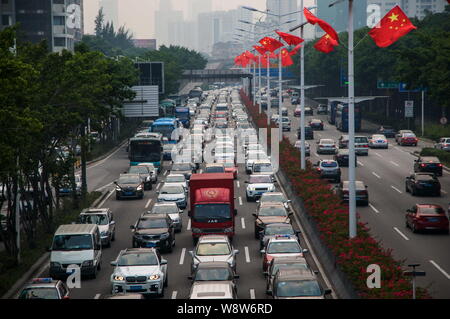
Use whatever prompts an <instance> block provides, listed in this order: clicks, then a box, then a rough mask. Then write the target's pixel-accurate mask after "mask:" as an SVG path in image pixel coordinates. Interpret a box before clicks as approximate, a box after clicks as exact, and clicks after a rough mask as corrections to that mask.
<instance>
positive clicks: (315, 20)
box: [303, 8, 339, 41]
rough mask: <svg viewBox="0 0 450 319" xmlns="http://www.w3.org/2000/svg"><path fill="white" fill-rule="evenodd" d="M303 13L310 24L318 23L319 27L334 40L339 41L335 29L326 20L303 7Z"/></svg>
mask: <svg viewBox="0 0 450 319" xmlns="http://www.w3.org/2000/svg"><path fill="white" fill-rule="evenodd" d="M303 13H304V15H305V17H306V20H307V21H308V22H309V23H311V24H316V23H317V24H319V27H320V28H321V29H322V30H323V31H325V33H326V34H329V35H330V37H332V38H333V39H334V40H336V41H339V36H338V34H337V32H336V30H334V29H333V27H332V26H331V25H330V24H329V23H328V22H326V21H324V20H322V19H319V18H318V17H316V16H315V15H314V14H312V13H311V11H309V10H308V9H307V8H303Z"/></svg>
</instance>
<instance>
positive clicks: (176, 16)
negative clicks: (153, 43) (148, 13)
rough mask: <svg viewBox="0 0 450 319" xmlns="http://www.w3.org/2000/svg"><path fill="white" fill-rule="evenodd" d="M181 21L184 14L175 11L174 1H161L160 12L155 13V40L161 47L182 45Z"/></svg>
mask: <svg viewBox="0 0 450 319" xmlns="http://www.w3.org/2000/svg"><path fill="white" fill-rule="evenodd" d="M181 21H183V12H182V11H174V10H173V6H172V0H160V1H159V10H158V11H155V38H156V39H157V42H158V44H159V46H161V45H167V46H168V45H171V44H179V43H180V41H181V34H182V30H181V28H180V26H181V25H180V22H181Z"/></svg>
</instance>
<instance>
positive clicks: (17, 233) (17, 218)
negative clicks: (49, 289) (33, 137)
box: [15, 155, 21, 265]
mask: <svg viewBox="0 0 450 319" xmlns="http://www.w3.org/2000/svg"><path fill="white" fill-rule="evenodd" d="M16 162H17V183H16V203H15V204H16V205H15V216H16V218H15V221H16V246H17V264H18V265H20V262H21V259H20V190H19V180H20V170H19V167H20V166H19V155H17V159H16Z"/></svg>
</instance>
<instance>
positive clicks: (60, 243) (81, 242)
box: [52, 234, 93, 250]
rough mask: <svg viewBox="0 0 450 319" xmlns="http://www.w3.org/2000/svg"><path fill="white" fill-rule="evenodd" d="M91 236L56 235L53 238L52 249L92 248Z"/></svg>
mask: <svg viewBox="0 0 450 319" xmlns="http://www.w3.org/2000/svg"><path fill="white" fill-rule="evenodd" d="M92 246H93V245H92V236H91V235H89V234H86V235H57V236H55V238H54V239H53V246H52V250H85V249H92V248H93V247H92Z"/></svg>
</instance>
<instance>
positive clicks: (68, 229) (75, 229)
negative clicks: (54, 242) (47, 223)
mask: <svg viewBox="0 0 450 319" xmlns="http://www.w3.org/2000/svg"><path fill="white" fill-rule="evenodd" d="M97 228H98V226H97V225H96V224H69V225H61V226H59V227H58V229H57V230H56V232H55V236H57V235H85V234H91V233H93V232H94V231H95V229H97Z"/></svg>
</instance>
